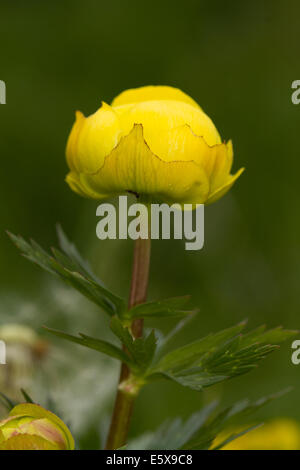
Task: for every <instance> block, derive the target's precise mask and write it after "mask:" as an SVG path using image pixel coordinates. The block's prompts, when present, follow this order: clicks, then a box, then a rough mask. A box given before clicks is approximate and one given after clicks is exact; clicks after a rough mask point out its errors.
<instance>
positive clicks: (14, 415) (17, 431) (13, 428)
mask: <svg viewBox="0 0 300 470" xmlns="http://www.w3.org/2000/svg"><path fill="white" fill-rule="evenodd" d="M73 449H74V439H73V437H72V434H71V433H70V431H69V429H68V428H67V426H66V425H65V424H64V423H63V421H62V420H61V419H60V418H58V416H56V415H55V414H53V413H51V412H50V411H48V410H45V409H44V408H42V407H41V406H39V405H36V404H29V403H25V404H21V405H17V406H15V407H14V408H13V409H12V410H11V412H10V413H9V416H8V418H6V419H4V420H2V421H0V450H73Z"/></svg>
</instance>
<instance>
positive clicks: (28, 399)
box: [21, 388, 34, 403]
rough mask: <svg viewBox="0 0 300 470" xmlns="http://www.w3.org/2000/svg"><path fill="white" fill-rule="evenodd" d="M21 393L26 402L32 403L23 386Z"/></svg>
mask: <svg viewBox="0 0 300 470" xmlns="http://www.w3.org/2000/svg"><path fill="white" fill-rule="evenodd" d="M21 393H22V395H23V397H24V398H25V401H26V403H34V401H33V400H32V398H30V396H29V395H28V393H27V392H26V391H25V390H24V388H21Z"/></svg>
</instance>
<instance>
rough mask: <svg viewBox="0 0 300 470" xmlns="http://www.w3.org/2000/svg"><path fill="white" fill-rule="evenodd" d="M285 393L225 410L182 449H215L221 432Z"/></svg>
mask: <svg viewBox="0 0 300 470" xmlns="http://www.w3.org/2000/svg"><path fill="white" fill-rule="evenodd" d="M285 393H286V391H283V392H280V393H276V394H273V395H270V396H267V397H264V398H260V399H259V400H257V401H255V402H250V401H249V400H242V401H239V402H237V403H235V404H234V405H232V406H229V407H228V408H225V409H224V410H222V411H221V412H219V413H218V414H217V415H216V416H214V417H212V419H209V420H208V421H207V422H206V423H205V424H204V426H202V427H201V428H199V429H198V430H197V431H196V433H195V434H194V435H193V437H192V438H191V439H189V440H187V441H186V442H185V444H184V445H183V447H182V449H188V450H202V449H209V448H212V449H213V448H214V447H211V446H212V444H213V441H214V440H215V438H216V437H217V436H218V435H219V434H220V433H221V432H223V431H224V430H227V429H229V428H230V427H232V426H238V425H240V423H241V422H242V421H243V420H244V419H245V418H246V417H248V416H249V415H250V414H253V413H254V412H256V411H257V410H258V409H260V408H261V407H262V406H265V405H266V404H268V403H270V402H271V401H273V400H274V399H277V398H279V397H281V396H282V395H283V394H285ZM231 437H232V439H231V440H233V438H234V436H233V435H232V436H231ZM237 437H239V435H238V434H237V435H236V438H237ZM218 447H219V446H218Z"/></svg>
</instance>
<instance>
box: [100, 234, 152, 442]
mask: <svg viewBox="0 0 300 470" xmlns="http://www.w3.org/2000/svg"><path fill="white" fill-rule="evenodd" d="M150 252H151V239H150V237H149V238H148V239H141V238H138V239H137V240H136V241H135V245H134V255H133V267H132V278H131V288H130V295H129V301H128V309H130V308H132V307H134V306H135V305H138V304H141V303H143V302H145V300H146V297H147V288H148V279H149V266H150ZM143 322H144V321H143V319H142V318H137V319H135V320H134V321H133V322H132V324H131V332H132V335H133V337H134V338H139V337H141V336H142V334H143ZM129 375H130V370H129V368H128V367H127V365H126V364H122V366H121V372H120V379H119V387H118V391H117V396H116V400H115V405H114V410H113V415H112V420H111V425H110V430H109V434H108V439H107V443H106V449H108V450H111V449H119V448H120V447H122V446H123V445H124V444H125V443H126V440H127V435H128V431H129V424H130V419H131V415H132V410H133V404H134V400H135V396H136V395H135V394H130V393H128V392H126V391H125V390H123V389H121V388H120V384H121V383H123V382H124V381H125V380H126V379H127V378H128V377H129Z"/></svg>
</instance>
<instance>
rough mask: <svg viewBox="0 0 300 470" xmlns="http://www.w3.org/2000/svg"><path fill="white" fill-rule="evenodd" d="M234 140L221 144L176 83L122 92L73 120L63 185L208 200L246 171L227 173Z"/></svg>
mask: <svg viewBox="0 0 300 470" xmlns="http://www.w3.org/2000/svg"><path fill="white" fill-rule="evenodd" d="M232 160H233V151H232V144H231V142H230V141H229V142H228V143H227V144H226V143H222V141H221V138H220V135H219V133H218V131H217V129H216V127H215V126H214V124H213V122H212V121H211V119H210V118H209V117H208V116H207V115H206V114H205V113H204V112H203V111H202V109H201V108H200V106H199V105H198V104H197V103H196V102H195V101H194V100H193V99H192V98H190V97H189V96H188V95H186V94H185V93H183V92H182V91H181V90H179V89H177V88H172V87H167V86H146V87H142V88H137V89H131V90H126V91H124V92H123V93H121V94H120V95H119V96H117V97H116V98H115V99H114V100H113V102H112V104H111V106H109V105H108V104H106V103H102V106H101V107H100V109H99V110H98V111H96V113H95V114H92V115H91V116H89V117H87V118H85V117H84V116H83V114H82V113H80V112H77V113H76V122H75V124H74V126H73V128H72V131H71V134H70V136H69V140H68V144H67V162H68V165H69V168H70V172H69V174H68V175H67V178H66V180H67V182H68V184H69V185H70V187H71V188H72V189H73V190H74V191H76V192H77V193H79V194H80V195H82V196H87V197H91V198H95V199H103V198H107V197H111V196H115V195H118V194H124V193H126V192H133V193H135V194H138V195H141V196H142V197H143V196H145V197H147V198H148V199H151V200H156V201H163V202H166V203H168V204H171V203H174V202H177V203H197V204H201V203H205V204H208V203H211V202H214V201H216V200H217V199H219V198H220V197H221V196H223V195H224V194H225V193H226V192H227V191H228V190H229V189H230V187H231V186H232V185H233V183H234V182H235V180H236V179H237V178H238V177H239V175H240V174H241V172H242V171H243V169H240V170H239V171H238V172H237V173H235V174H234V175H231V174H230V171H231V166H232Z"/></svg>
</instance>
